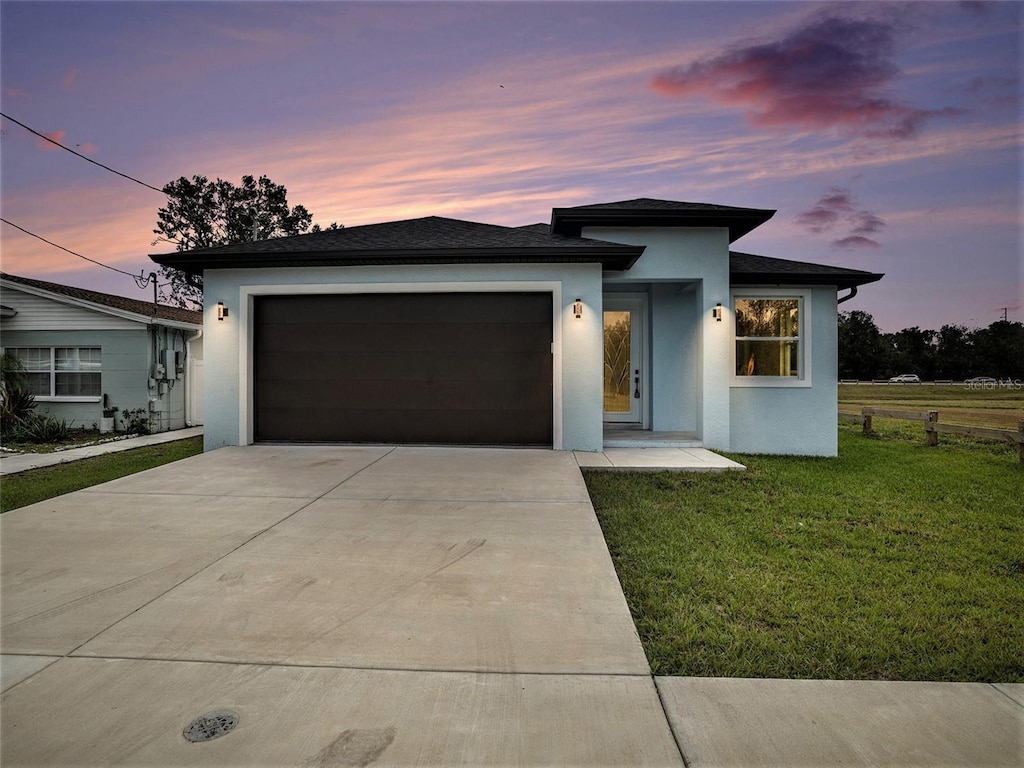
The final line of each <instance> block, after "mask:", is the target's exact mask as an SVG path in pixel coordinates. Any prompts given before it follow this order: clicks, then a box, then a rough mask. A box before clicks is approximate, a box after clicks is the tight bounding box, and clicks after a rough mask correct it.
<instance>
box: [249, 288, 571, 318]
mask: <svg viewBox="0 0 1024 768" xmlns="http://www.w3.org/2000/svg"><path fill="white" fill-rule="evenodd" d="M441 296H443V298H444V302H443V304H441V303H438V301H437V299H438V297H441ZM258 299H259V300H260V303H261V304H262V306H261V309H260V315H261V318H262V321H263V322H266V323H281V324H286V325H293V324H298V325H306V324H310V323H312V324H322V323H334V322H339V323H363V322H368V321H372V322H375V323H381V324H386V323H417V324H421V323H442V324H448V323H451V324H473V323H478V322H481V321H483V322H488V323H503V324H511V325H518V324H519V323H521V322H523V320H524V314H529V313H531V312H532V313H535V314H536V316H537V317H538V318H539V319H543V318H544V313H545V312H547V313H548V314H550V310H551V295H550V294H546V293H534V294H526V293H487V294H480V293H449V294H436V293H371V294H344V295H339V294H331V295H310V296H265V297H264V296H261V297H258ZM264 299H282V300H283V301H263V300H264ZM339 299H343V300H344V301H343V302H342V301H339ZM296 302H301V313H298V312H296V311H295V309H294V308H295V306H297V304H296Z"/></svg>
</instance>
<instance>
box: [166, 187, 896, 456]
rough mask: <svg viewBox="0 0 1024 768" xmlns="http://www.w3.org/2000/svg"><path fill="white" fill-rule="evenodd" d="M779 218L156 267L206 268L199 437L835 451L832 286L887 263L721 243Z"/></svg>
mask: <svg viewBox="0 0 1024 768" xmlns="http://www.w3.org/2000/svg"><path fill="white" fill-rule="evenodd" d="M774 213H775V212H774V211H771V210H760V209H752V208H736V207H729V206H722V205H709V204H698V203H683V202H673V201H667V200H652V199H639V200H627V201H623V202H617V203H605V204H600V205H584V206H578V207H573V208H555V209H554V210H553V211H552V215H551V222H550V224H535V225H530V226H525V227H504V226H496V225H492V224H482V223H476V222H470V221H460V220H455V219H449V218H441V217H436V216H430V217H426V218H419V219H412V220H407V221H393V222H385V223H380V224H370V225H365V226H358V227H351V228H347V229H340V230H334V231H326V232H318V233H313V234H307V235H298V236H294V237H285V238H277V239H272V240H264V241H259V242H252V243H242V244H237V245H230V246H223V247H219V248H209V249H202V250H194V251H186V252H178V253H173V254H164V255H154V256H151V258H152V259H153V260H154V261H156V262H157V263H159V264H162V265H166V266H170V267H175V268H178V269H182V270H185V271H186V272H189V273H192V274H197V275H198V274H202V275H203V280H204V293H205V317H204V329H205V335H204V344H205V346H206V350H207V355H206V359H207V365H206V376H207V388H206V402H205V405H204V412H205V413H206V414H207V419H206V425H205V433H206V447H207V449H212V448H216V447H219V446H223V445H247V444H250V443H253V442H274V441H297V442H372V443H426V444H475V445H542V446H550V447H552V448H555V449H561V450H569V449H574V450H583V451H598V450H601V449H602V448H603V447H605V446H608V445H617V444H618V445H644V444H646V443H647V441H652V440H653V441H660V442H659V443H658V444H662V445H665V444H669V445H684V446H685V445H697V446H704V447H706V448H712V449H720V450H730V451H738V452H754V453H792V454H817V455H834V454H835V453H836V441H837V435H836V420H837V402H836V399H837V371H836V367H837V353H836V305H837V296H838V292H839V291H841V290H849V291H851V294H852V292H853V291H856V289H857V287H858V286H860V285H863V284H865V283H870V282H872V281H875V280H878V279H880V278H881V277H882V275H879V274H873V273H869V272H863V271H859V270H853V269H843V268H839V267H831V266H824V265H818V264H808V263H803V262H795V261H789V260H785V259H775V258H768V257H764V256H755V255H751V254H744V253H734V252H730V244H731V243H732V242H733V241H735V240H738V239H739V238H741V237H742V236H743V235H745V234H747V233H749V232H750V231H751V230H753V229H754V228H756V227H758V226H760V225H761V224H763V223H764V222H766V221H767V220H768V219H770V218H771V217H772V215H773V214H774Z"/></svg>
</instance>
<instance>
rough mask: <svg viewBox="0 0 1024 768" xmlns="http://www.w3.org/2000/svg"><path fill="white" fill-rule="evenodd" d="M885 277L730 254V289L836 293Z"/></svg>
mask: <svg viewBox="0 0 1024 768" xmlns="http://www.w3.org/2000/svg"><path fill="white" fill-rule="evenodd" d="M884 276H885V275H884V273H878V272H865V271H863V270H859V269H846V268H844V267H830V266H826V265H822V264H811V263H807V262H799V261H790V260H788V259H776V258H771V257H766V256H754V255H752V254H745V253H735V252H730V253H729V283H730V285H772V286H787V285H811V286H813V285H834V286H835V287H836V288H837V289H848V288H856V287H857V286H860V285H867V284H868V283H874V282H877V281H878V280H881V279H882V278H883V277H884Z"/></svg>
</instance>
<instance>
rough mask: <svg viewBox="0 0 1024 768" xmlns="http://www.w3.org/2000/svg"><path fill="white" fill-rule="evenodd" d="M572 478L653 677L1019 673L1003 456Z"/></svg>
mask: <svg viewBox="0 0 1024 768" xmlns="http://www.w3.org/2000/svg"><path fill="white" fill-rule="evenodd" d="M839 438H840V442H839V450H840V454H839V457H838V458H832V459H826V458H800V457H777V456H732V457H731V458H735V459H737V460H738V461H742V462H743V463H744V464H746V465H747V467H748V470H747V472H745V473H722V474H701V475H697V474H692V475H687V474H671V473H645V474H641V473H635V474H620V473H602V472H589V473H585V476H586V480H587V486H588V488H589V489H590V494H591V497H592V499H593V501H594V505H595V508H596V509H597V513H598V518H599V519H600V522H601V526H602V528H603V530H604V533H605V538H606V540H607V541H608V545H609V549H610V551H611V554H612V559H613V560H614V562H615V567H616V570H617V572H618V574H619V578H620V581H621V582H622V586H623V589H624V591H625V593H626V599H627V601H628V603H629V606H630V610H631V611H632V612H633V617H634V619H635V621H636V625H637V629H638V631H639V633H640V638H641V640H642V641H643V644H644V648H645V650H646V652H647V657H648V660H649V661H650V663H651V666H652V668H653V670H654V673H655V674H659V675H695V676H713V677H717V676H723V677H780V678H827V679H884V680H951V681H952V680H962V681H988V682H997V681H1002V682H1009V681H1015V682H1021V681H1024V657H1022V655H1021V652H1020V650H1021V648H1024V624H1021V622H1020V621H1019V617H1020V616H1021V615H1024V513H1022V511H1021V503H1020V499H1021V493H1022V490H1024V470H1022V468H1021V467H1020V465H1019V463H1018V461H1017V457H1016V452H1015V451H1009V452H1006V453H995V452H993V451H990V450H986V449H977V448H970V447H963V446H959V445H952V444H950V445H945V444H944V445H940V446H939V447H937V448H929V447H926V446H924V445H923V442H911V441H906V440H900V439H896V438H892V439H873V438H870V437H864V436H862V435H861V434H860V431H859V428H857V427H854V426H847V425H841V426H840V427H839Z"/></svg>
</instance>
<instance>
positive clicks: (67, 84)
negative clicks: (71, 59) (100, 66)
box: [60, 69, 78, 90]
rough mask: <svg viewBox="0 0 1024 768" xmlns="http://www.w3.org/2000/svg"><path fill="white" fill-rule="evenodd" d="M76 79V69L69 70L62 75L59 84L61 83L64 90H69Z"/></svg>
mask: <svg viewBox="0 0 1024 768" xmlns="http://www.w3.org/2000/svg"><path fill="white" fill-rule="evenodd" d="M77 79H78V70H77V69H69V70H68V71H67V72H65V73H64V77H63V78H61V81H60V82H61V85H63V86H64V90H70V88H71V87H72V86H73V85H74V84H75V80H77Z"/></svg>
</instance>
